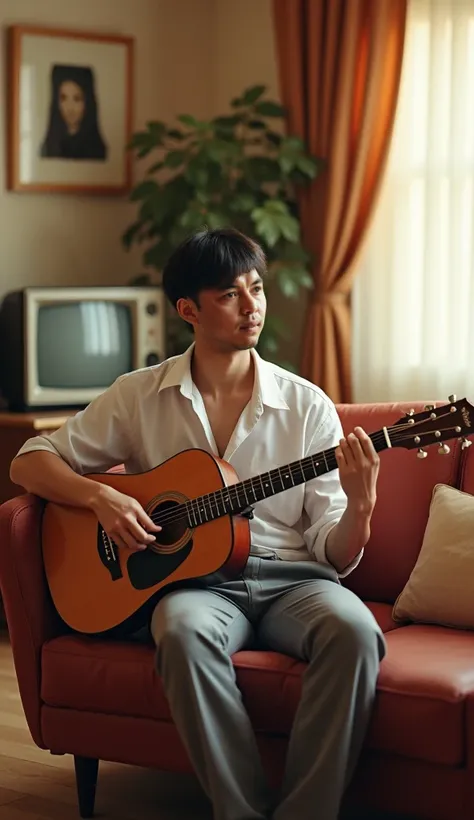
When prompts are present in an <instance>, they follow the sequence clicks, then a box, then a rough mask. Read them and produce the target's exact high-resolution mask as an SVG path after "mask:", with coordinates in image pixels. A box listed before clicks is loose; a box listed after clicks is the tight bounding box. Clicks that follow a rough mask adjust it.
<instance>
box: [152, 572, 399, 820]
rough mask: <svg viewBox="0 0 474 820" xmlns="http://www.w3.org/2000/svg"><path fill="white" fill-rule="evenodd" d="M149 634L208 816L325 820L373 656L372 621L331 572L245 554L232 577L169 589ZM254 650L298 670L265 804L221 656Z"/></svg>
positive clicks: (381, 644) (352, 753) (349, 757)
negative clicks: (273, 785)
mask: <svg viewBox="0 0 474 820" xmlns="http://www.w3.org/2000/svg"><path fill="white" fill-rule="evenodd" d="M151 631H152V635H153V639H154V641H155V644H156V647H157V650H156V662H157V669H158V672H159V674H160V676H161V678H162V681H163V685H164V690H165V693H166V696H167V699H168V702H169V706H170V710H171V714H172V717H173V720H174V722H175V724H176V727H177V729H178V732H179V733H180V737H181V738H182V740H183V743H184V745H185V747H186V749H187V752H188V754H189V757H190V760H191V762H192V764H193V766H194V769H195V772H196V774H197V776H198V778H199V780H200V782H201V785H202V787H203V788H204V790H205V792H206V793H207V795H208V797H209V798H210V800H211V802H212V805H213V810H214V818H215V820H263V818H268V817H270V816H271V817H273V818H274V820H313V818H314V820H336V818H337V816H338V813H339V808H340V804H341V800H342V796H343V793H344V790H345V788H346V786H347V785H348V782H349V780H350V778H351V776H352V773H353V771H354V768H355V765H356V763H357V759H358V756H359V752H360V749H361V746H362V743H363V740H364V736H365V733H366V730H367V725H368V721H369V718H370V715H371V710H372V705H373V701H374V695H375V687H376V680H377V676H378V670H379V664H380V660H381V659H382V657H383V656H384V654H385V641H384V638H383V634H382V632H381V630H380V628H379V627H378V625H377V622H376V621H375V619H374V617H373V615H372V614H371V612H370V611H369V609H368V608H367V607H366V606H365V605H364V604H363V603H362V601H361V600H360V599H359V598H358V597H357V596H356V595H354V594H353V593H352V592H350V591H349V590H347V589H345V588H344V587H342V586H341V585H340V584H339V582H338V580H337V575H336V573H335V572H334V571H332V569H331V568H328V567H325V566H323V565H320V564H317V563H315V562H307V561H298V562H289V561H281V560H279V559H277V558H276V559H274V560H272V559H267V558H265V559H261V558H255V557H250V558H249V561H248V563H247V566H246V568H245V571H244V573H243V575H242V576H241V577H240V578H238V579H237V580H234V581H229V582H224V583H217V584H215V585H212V586H210V587H207V588H202V589H201V588H200V589H179V590H173V591H172V592H169V593H168V594H167V595H165V596H164V597H163V598H162V599H161V601H160V602H159V603H158V604H157V606H156V608H155V611H154V613H153V616H152V621H151ZM256 646H257V647H259V648H263V649H270V650H274V651H277V652H283V653H285V654H288V655H290V656H293V657H296V658H300V659H301V660H303V661H307V663H308V666H307V669H306V671H305V673H304V677H303V689H302V695H301V699H300V702H299V705H298V708H297V712H296V716H295V720H294V723H293V727H292V731H291V735H290V740H289V747H288V755H287V761H286V769H285V776H284V779H283V784H282V790H281V794H280V795H279V796H278V799H277V804H276V807H275V797H274V796H273V795H272V793H271V790H270V789H269V787H268V785H267V782H266V779H265V775H264V772H263V767H262V763H261V760H260V755H259V752H258V748H257V744H256V740H255V735H254V731H253V728H252V725H251V723H250V720H249V717H248V715H247V712H246V710H245V708H244V705H243V702H242V697H241V693H240V690H239V688H238V687H237V684H236V678H235V672H234V668H233V665H232V661H231V658H230V656H231V655H232V653H234V652H237V650H239V649H242V648H244V647H245V648H249V647H252V648H254V647H256Z"/></svg>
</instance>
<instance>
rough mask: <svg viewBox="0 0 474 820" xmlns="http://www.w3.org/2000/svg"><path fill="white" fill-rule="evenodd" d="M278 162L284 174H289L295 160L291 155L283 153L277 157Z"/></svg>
mask: <svg viewBox="0 0 474 820" xmlns="http://www.w3.org/2000/svg"><path fill="white" fill-rule="evenodd" d="M278 162H279V163H280V168H281V170H282V171H283V173H284V174H290V173H291V171H292V170H293V168H294V167H295V161H294V159H293V158H292V157H288V156H285V155H283V156H282V157H279V159H278Z"/></svg>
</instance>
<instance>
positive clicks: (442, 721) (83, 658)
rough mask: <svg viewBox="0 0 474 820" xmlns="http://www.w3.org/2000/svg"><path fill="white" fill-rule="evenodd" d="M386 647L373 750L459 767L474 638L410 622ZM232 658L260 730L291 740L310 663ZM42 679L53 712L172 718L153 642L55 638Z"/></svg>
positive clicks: (251, 654)
mask: <svg viewBox="0 0 474 820" xmlns="http://www.w3.org/2000/svg"><path fill="white" fill-rule="evenodd" d="M371 608H373V609H374V610H375V611H377V610H378V614H379V617H380V616H381V613H384V612H385V614H387V613H386V610H388V613H389V612H390V607H389V606H388V605H385V606H384V605H378V607H377V606H375V607H372V606H371ZM379 622H380V620H379ZM387 624H388V626H389V627H390V623H389V621H387ZM386 641H387V649H388V652H387V655H386V657H385V658H384V660H383V661H382V665H381V670H380V677H379V683H378V696H377V700H376V704H375V709H374V715H373V720H372V724H371V727H370V731H369V735H368V739H367V743H368V745H369V747H371V748H373V749H377V750H383V751H387V752H392V753H394V754H397V755H402V756H408V757H413V758H418V759H421V760H428V761H432V762H435V763H441V764H445V765H459V764H460V763H462V760H463V754H464V751H463V750H464V745H465V737H464V730H463V714H464V698H465V695H466V694H467V693H468V692H473V691H474V634H472V633H467V632H458V631H456V630H450V629H445V628H443V627H435V626H433V627H430V626H407V627H399V628H395V629H393V628H391V629H390V631H389V632H387V633H386ZM233 661H234V666H235V669H236V674H237V682H238V685H239V687H240V689H241V691H242V695H243V699H244V702H245V704H246V707H247V709H248V711H249V714H250V716H251V718H252V722H253V725H254V727H255V729H256V731H258V732H268V733H272V734H274V735H287V734H288V733H289V731H290V729H291V725H292V722H293V719H294V714H295V710H296V707H297V704H298V701H299V698H300V694H301V683H302V674H303V672H304V669H305V664H304V663H302V662H301V661H298V660H295V659H294V658H290V657H288V656H286V655H282V654H279V653H276V652H260V651H242V652H238V653H236V654H235V655H234V656H233ZM41 681H42V684H41V697H42V700H43V702H44V703H46V704H47V705H48V706H52V707H55V706H56V707H64V708H69V709H76V710H79V711H87V712H96V713H97V712H98V713H103V714H112V715H123V716H130V717H146V718H152V719H156V720H164V721H170V720H171V716H170V713H169V709H168V704H167V701H166V698H165V696H164V693H163V689H162V686H161V683H160V679H159V676H158V675H157V673H156V671H155V669H154V648H153V646H152V645H151V644H149V645H145V644H138V643H122V642H117V641H108V642H107V641H104V640H98V639H97V640H96V639H92V638H88V637H81V636H77V635H74V636H73V635H68V636H62V637H59V638H55V639H54V640H51V641H49V642H47V643H46V644H45V645H44V647H43V653H42V675H41Z"/></svg>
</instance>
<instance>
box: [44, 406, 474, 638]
mask: <svg viewBox="0 0 474 820" xmlns="http://www.w3.org/2000/svg"><path fill="white" fill-rule="evenodd" d="M473 433H474V408H473V407H472V405H470V404H469V403H468V402H467V401H466V400H465V399H462V400H460V401H456V400H455V397H454V396H450V402H449V404H447V405H444V406H443V407H438V408H436V409H435V408H434V406H433V407H431V406H429V407H427V408H425V410H424V411H423V412H421V413H417V414H415V413H414V412H413V411H410V413H408V414H407V415H406V416H404V417H402V418H400V419H399V421H397V422H396V424H394V425H393V426H390V427H383V428H382V429H381V430H378V431H377V432H375V433H372V434H371V435H370V438H371V440H372V442H373V444H374V447H375V449H376V450H377V451H378V452H381V451H382V450H386V449H390V448H394V447H404V448H406V449H412V448H418V455H419V457H421V458H424V457H425V456H426V455H427V451H426V450H425V449H424V447H425V446H428V445H431V444H434V443H439V452H440V453H447V452H449V447H448V445H446V444H444V443H443V442H445V441H446V440H449V439H454V438H461V440H462V446H463V447H466V446H469V445H470V444H471V441H469V440H468V439H467V438H466V436H469V435H472V434H473ZM336 468H337V461H336V456H335V448H334V447H333V448H331V449H329V450H323V451H321V452H319V453H316V454H315V455H311V456H308V457H307V458H304V459H302V460H300V461H294V462H292V463H291V464H286V465H284V466H281V467H277V468H275V469H273V470H270V471H269V472H265V473H262V474H261V475H257V476H255V477H253V478H249V479H247V480H246V481H240V480H239V477H238V476H237V474H236V472H235V470H234V469H233V468H232V467H231V465H230V464H228V463H227V462H225V461H223V460H222V459H219V458H215V457H214V456H213V455H211V454H210V453H208V452H206V451H204V450H200V449H189V450H185V451H183V452H181V453H179V454H178V455H176V456H174V457H173V458H170V459H169V460H168V461H165V462H164V463H163V464H160V465H159V466H157V467H155V468H154V469H152V470H149V471H147V472H145V473H139V474H133V475H128V474H120V473H98V474H90V475H88V478H90V479H93V480H94V481H99V482H102V483H103V484H108V485H109V486H111V487H114V488H116V489H117V490H119V491H120V492H123V493H125V494H127V495H129V496H132V497H134V498H135V499H137V501H139V502H140V504H141V505H142V507H143V508H144V509H145V510H146V512H147V513H148V515H149V516H150V518H151V519H152V520H153V521H154V522H156V523H157V524H159V525H160V526H161V527H162V528H163V529H162V530H161V531H160V532H158V533H156V542H154V543H152V544H151V545H149V546H148V547H147V548H146V549H144V550H129V549H125V548H121V547H118V546H117V545H116V544H115V543H114V542H113V541H112V540H111V538H110V537H109V536H108V535H107V533H106V532H105V531H104V529H103V528H102V526H101V524H100V523H99V522H98V520H97V518H96V517H95V516H94V514H93V513H91V512H90V511H88V510H86V509H81V508H78V507H71V506H66V505H62V504H61V505H60V504H56V503H53V502H48V503H47V504H46V505H45V509H44V515H43V521H42V549H43V558H44V567H45V572H46V578H47V582H48V586H49V589H50V592H51V596H52V600H53V603H54V606H55V607H56V610H57V612H58V614H59V615H60V617H61V618H62V619H63V621H64V622H65V623H66V624H67V625H68V626H69V627H71V628H72V629H73V630H75V631H78V632H82V633H87V634H110V633H114V632H115V633H116V632H117V630H121V629H123V628H124V627H127V628H137V627H138V626H140V625H141V624H142V623H144V621H145V619H146V617H147V616H148V613H149V612H150V609H151V607H152V606H154V605H155V603H156V601H157V600H158V598H159V597H160V595H162V594H164V593H165V592H167V591H169V589H170V588H172V587H174V586H175V585H177V586H179V585H182V584H188V585H191V584H192V583H193V582H197V583H200V584H206V579H209V578H210V577H211V576H213V575H214V577H215V573H219V577H222V578H232V577H235V576H237V575H238V574H239V573H240V572H241V571H242V570H243V568H244V567H245V564H246V562H247V559H248V556H249V551H250V524H249V518H250V517H251V516H252V514H253V505H254V504H257V503H258V502H259V501H262V500H263V499H265V498H268V497H270V496H273V495H275V494H276V493H280V492H284V491H285V490H289V489H291V488H292V487H296V486H297V485H299V484H303V483H304V482H307V481H310V480H311V479H314V478H315V477H317V476H320V475H322V474H323V473H327V472H329V471H331V470H334V469H336Z"/></svg>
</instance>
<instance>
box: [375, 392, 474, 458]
mask: <svg viewBox="0 0 474 820" xmlns="http://www.w3.org/2000/svg"><path fill="white" fill-rule="evenodd" d="M387 432H388V434H389V436H390V442H391V445H392V447H405V448H406V449H407V450H412V449H415V448H418V456H419V458H425V457H426V456H427V455H428V453H427V452H426V450H424V449H423V448H424V447H427V446H429V445H430V444H438V443H439V444H440V447H439V449H438V452H439V453H440V454H441V455H443V454H445V453H449V451H450V448H449V447H448V445H447V444H442V442H444V441H449V440H450V439H455V438H459V439H461V440H462V447H463V448H464V447H470V446H471V444H472V441H469V440H468V439H467V438H466V436H472V435H474V407H473V406H472V404H469V402H468V401H466V399H459V401H457V400H456V396H449V404H445V405H443V406H442V407H435V405H427V406H426V407H425V409H424V411H423V412H421V413H415V412H414V411H413V410H410V412H409V413H407V415H406V416H403V418H401V419H399V421H397V422H396V424H395V425H394V426H393V427H390V428H389V430H388V431H387Z"/></svg>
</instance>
